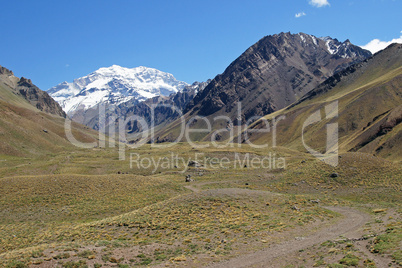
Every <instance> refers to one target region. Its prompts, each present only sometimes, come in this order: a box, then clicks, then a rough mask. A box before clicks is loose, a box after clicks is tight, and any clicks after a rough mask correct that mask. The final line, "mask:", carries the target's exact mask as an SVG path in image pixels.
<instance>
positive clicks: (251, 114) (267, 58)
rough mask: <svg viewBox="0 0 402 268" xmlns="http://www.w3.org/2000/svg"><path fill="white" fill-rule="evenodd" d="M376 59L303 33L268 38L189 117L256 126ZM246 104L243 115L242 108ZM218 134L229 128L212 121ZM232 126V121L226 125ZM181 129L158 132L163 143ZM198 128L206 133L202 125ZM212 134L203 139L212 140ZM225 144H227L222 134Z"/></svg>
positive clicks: (200, 97)
mask: <svg viewBox="0 0 402 268" xmlns="http://www.w3.org/2000/svg"><path fill="white" fill-rule="evenodd" d="M370 56H371V52H370V51H368V50H364V49H362V48H360V47H358V46H355V45H353V44H351V43H350V41H349V40H346V41H345V42H339V41H338V40H337V39H333V38H330V37H325V38H317V37H315V36H313V35H308V34H304V33H299V34H291V33H280V34H276V35H272V36H266V37H264V38H262V39H261V40H260V41H258V42H257V43H256V44H254V45H253V46H251V47H250V48H249V49H247V50H246V51H245V52H244V53H243V54H242V55H241V56H240V57H238V58H237V59H236V60H235V61H233V62H232V63H231V64H230V65H229V67H227V68H226V70H225V71H224V72H223V73H222V74H220V75H218V76H216V77H215V78H214V79H213V80H212V81H211V82H210V83H209V84H208V86H207V87H206V88H205V89H204V90H203V91H202V92H200V93H198V94H197V95H196V96H195V97H194V99H193V100H192V101H191V102H190V103H189V105H188V106H187V107H186V109H185V111H184V112H185V113H186V114H187V115H188V116H195V115H199V116H206V117H208V118H210V119H212V118H216V116H217V115H221V116H222V115H224V116H227V117H229V118H230V119H231V120H232V121H233V122H234V124H235V125H239V124H240V125H241V124H245V123H246V122H247V121H249V120H251V121H254V120H256V119H258V118H259V117H261V116H264V115H267V114H270V113H273V112H275V111H277V110H280V109H282V108H284V107H286V106H288V105H290V104H292V103H294V102H295V101H297V100H299V99H300V98H301V97H302V96H304V95H305V94H307V93H308V92H310V91H311V90H312V89H314V88H315V87H316V86H318V85H319V84H320V83H322V82H323V81H325V80H326V79H327V78H329V77H331V76H332V75H333V74H335V73H337V72H339V71H341V70H343V69H345V68H347V67H348V66H350V65H352V64H354V63H357V62H361V61H363V60H365V59H367V58H369V57H370ZM238 102H241V105H242V107H241V112H240V114H238V109H237V103H238ZM210 121H211V122H213V124H214V125H213V126H212V127H213V129H217V128H222V126H225V125H227V126H228V127H230V126H229V125H228V122H225V120H223V119H222V120H210ZM226 121H227V120H226ZM177 127H180V125H179V124H177V123H176V124H172V125H171V126H170V127H169V128H168V129H165V130H163V131H160V132H159V133H158V136H159V139H161V140H175V138H176V137H175V135H174V134H173V133H177V129H176V128H177ZM194 128H204V126H203V122H202V120H199V121H198V122H195V123H194ZM212 135H215V134H213V132H210V133H204V135H198V136H197V140H210V139H211V137H212ZM220 136H222V137H219V138H220V139H225V138H227V137H225V136H224V134H223V133H221V134H220Z"/></svg>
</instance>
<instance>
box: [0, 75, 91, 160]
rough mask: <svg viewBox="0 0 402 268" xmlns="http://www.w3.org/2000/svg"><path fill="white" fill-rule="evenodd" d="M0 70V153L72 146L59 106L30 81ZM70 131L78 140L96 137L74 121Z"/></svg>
mask: <svg viewBox="0 0 402 268" xmlns="http://www.w3.org/2000/svg"><path fill="white" fill-rule="evenodd" d="M0 69H1V70H0V72H1V74H0V137H1V138H0V156H2V158H3V157H5V156H23V157H34V156H39V155H43V154H48V153H56V152H59V151H60V150H69V149H76V148H75V146H74V145H73V144H71V143H70V141H68V139H67V137H66V133H65V128H64V125H65V118H64V117H65V114H64V112H63V111H62V110H61V108H60V106H59V105H58V104H57V103H56V102H55V101H54V100H53V99H52V98H51V97H49V95H48V94H47V93H46V92H43V91H41V90H40V89H38V88H37V87H36V86H34V85H33V84H32V82H31V81H30V80H27V79H25V78H21V79H19V78H17V77H15V76H14V75H13V74H12V72H11V71H9V70H7V69H6V68H3V67H0ZM56 104H57V105H56ZM59 108H60V109H59ZM72 133H73V135H74V137H75V138H76V139H77V140H79V141H81V142H87V143H88V142H94V141H96V139H97V137H96V136H97V132H95V131H92V130H89V129H88V127H85V126H82V125H79V124H76V123H73V125H72Z"/></svg>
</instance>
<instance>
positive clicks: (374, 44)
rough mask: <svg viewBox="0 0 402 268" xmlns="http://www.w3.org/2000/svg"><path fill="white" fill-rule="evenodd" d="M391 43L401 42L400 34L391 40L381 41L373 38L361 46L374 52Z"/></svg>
mask: <svg viewBox="0 0 402 268" xmlns="http://www.w3.org/2000/svg"><path fill="white" fill-rule="evenodd" d="M401 33H402V32H401ZM392 43H402V35H401V36H400V37H399V38H396V39H392V40H391V41H381V40H380V39H374V40H371V41H370V42H369V43H368V44H367V45H364V46H361V48H364V49H367V50H370V52H371V53H373V54H374V53H376V52H378V51H380V50H383V49H384V48H386V47H387V46H389V45H390V44H392Z"/></svg>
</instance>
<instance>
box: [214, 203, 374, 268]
mask: <svg viewBox="0 0 402 268" xmlns="http://www.w3.org/2000/svg"><path fill="white" fill-rule="evenodd" d="M327 209H330V210H332V211H335V212H338V213H340V214H342V215H343V216H344V217H345V218H343V219H342V220H340V221H338V222H336V223H335V224H334V225H331V226H329V227H326V228H324V229H321V230H319V231H318V232H316V233H314V234H311V235H309V236H307V237H304V239H303V240H289V241H284V242H282V243H280V244H276V245H272V246H271V247H269V248H266V249H263V250H260V251H258V252H254V253H251V254H247V255H244V256H239V257H236V258H233V259H230V260H228V261H224V262H220V263H216V264H212V265H210V266H209V267H214V268H219V267H272V268H275V267H281V266H280V265H279V266H276V265H275V263H273V262H272V261H273V260H274V259H275V258H278V257H282V256H283V257H286V255H289V254H291V253H294V252H296V251H299V250H301V249H305V248H307V247H310V246H313V245H315V244H320V243H322V242H325V241H327V240H333V239H336V238H337V237H339V236H341V235H342V236H345V237H354V236H355V234H356V233H357V232H358V231H359V229H360V227H362V226H363V225H364V224H365V223H366V222H368V221H370V219H371V217H370V216H369V215H368V214H365V213H363V212H361V211H358V210H355V209H352V208H348V207H327ZM380 267H381V266H380Z"/></svg>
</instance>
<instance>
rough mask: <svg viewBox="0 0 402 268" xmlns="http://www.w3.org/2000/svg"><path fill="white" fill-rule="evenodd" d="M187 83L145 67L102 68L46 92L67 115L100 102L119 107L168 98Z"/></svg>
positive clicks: (115, 66)
mask: <svg viewBox="0 0 402 268" xmlns="http://www.w3.org/2000/svg"><path fill="white" fill-rule="evenodd" d="M185 86H188V84H187V83H185V82H182V81H178V80H176V78H174V76H173V75H172V74H169V73H165V72H162V71H159V70H157V69H154V68H148V67H144V66H140V67H136V68H124V67H121V66H118V65H112V66H110V67H104V68H100V69H98V70H96V71H95V72H92V73H90V74H89V75H87V76H84V77H81V78H78V79H75V80H74V81H73V82H72V83H68V82H63V83H61V84H59V85H57V86H55V87H52V88H50V89H49V90H48V93H49V94H50V95H51V96H52V97H53V98H54V99H55V100H56V101H57V102H58V103H60V105H61V107H62V108H63V110H64V111H65V112H66V113H67V114H71V113H73V112H75V111H77V110H81V109H84V110H87V109H89V108H92V107H94V106H96V105H97V104H99V103H108V104H115V105H118V104H121V103H124V102H127V101H129V100H131V99H136V100H138V101H142V100H146V99H148V98H152V97H155V96H161V95H162V96H169V95H170V94H172V93H176V92H178V91H181V90H182V89H183V88H184V87H185Z"/></svg>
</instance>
